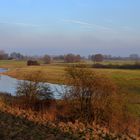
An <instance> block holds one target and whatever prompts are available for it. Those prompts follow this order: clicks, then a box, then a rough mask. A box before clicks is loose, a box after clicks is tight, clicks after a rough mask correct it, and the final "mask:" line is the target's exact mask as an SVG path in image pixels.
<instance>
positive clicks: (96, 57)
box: [91, 54, 104, 62]
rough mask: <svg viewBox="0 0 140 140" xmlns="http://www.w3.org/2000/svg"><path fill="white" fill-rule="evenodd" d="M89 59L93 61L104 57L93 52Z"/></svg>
mask: <svg viewBox="0 0 140 140" xmlns="http://www.w3.org/2000/svg"><path fill="white" fill-rule="evenodd" d="M91 60H92V61H94V62H102V61H103V60H104V57H103V55H102V54H95V55H92V56H91Z"/></svg>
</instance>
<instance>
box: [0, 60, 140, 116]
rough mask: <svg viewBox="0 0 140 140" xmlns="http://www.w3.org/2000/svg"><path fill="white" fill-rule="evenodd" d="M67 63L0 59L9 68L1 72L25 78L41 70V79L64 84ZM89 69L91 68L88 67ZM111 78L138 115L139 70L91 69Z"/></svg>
mask: <svg viewBox="0 0 140 140" xmlns="http://www.w3.org/2000/svg"><path fill="white" fill-rule="evenodd" d="M67 66H68V64H67V63H66V64H64V63H53V64H50V65H41V66H27V65H26V61H16V60H6V61H0V67H1V68H9V69H10V70H9V71H8V72H5V73H3V74H5V75H8V76H11V77H14V78H17V79H25V75H26V74H33V73H34V72H36V71H41V72H42V74H43V78H44V79H43V80H44V81H46V82H49V83H54V84H65V75H66V73H65V69H66V68H67ZM90 69H91V68H90ZM91 70H92V71H96V72H98V73H100V74H104V75H106V76H107V77H109V78H111V79H112V80H113V81H114V82H115V83H116V84H117V86H118V88H119V92H121V93H122V94H125V97H126V98H127V100H128V101H129V103H128V108H129V110H130V112H131V113H132V114H134V115H135V116H138V117H140V82H139V81H140V70H116V69H93V68H92V69H91Z"/></svg>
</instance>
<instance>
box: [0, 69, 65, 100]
mask: <svg viewBox="0 0 140 140" xmlns="http://www.w3.org/2000/svg"><path fill="white" fill-rule="evenodd" d="M5 71H7V69H2V68H0V73H2V72H5ZM18 81H22V80H17V79H15V78H12V77H9V76H6V75H0V92H7V93H10V94H12V95H15V92H16V87H17V83H18ZM47 84H48V85H49V86H50V88H51V90H52V91H53V92H54V95H55V98H57V99H58V98H60V96H59V93H60V92H62V91H63V89H64V85H58V84H51V83H47Z"/></svg>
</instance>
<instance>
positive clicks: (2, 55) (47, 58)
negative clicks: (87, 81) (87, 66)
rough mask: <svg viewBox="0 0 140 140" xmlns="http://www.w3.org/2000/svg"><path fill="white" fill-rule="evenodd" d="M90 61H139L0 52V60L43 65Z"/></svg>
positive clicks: (114, 57)
mask: <svg viewBox="0 0 140 140" xmlns="http://www.w3.org/2000/svg"><path fill="white" fill-rule="evenodd" d="M87 59H88V60H91V61H93V62H94V63H96V62H102V61H108V60H133V61H138V60H140V56H139V55H138V54H130V55H129V56H128V57H121V56H112V55H104V54H100V53H99V54H91V55H89V56H88V57H83V56H81V55H80V54H72V53H69V54H64V55H55V56H53V55H48V54H45V55H42V56H31V55H30V56H29V55H28V56H27V55H23V54H21V53H19V52H12V53H10V54H8V53H6V52H5V51H4V50H0V60H36V61H37V60H42V61H43V62H44V63H45V64H50V63H51V62H53V61H58V62H59V61H60V62H65V63H76V62H80V61H82V60H87Z"/></svg>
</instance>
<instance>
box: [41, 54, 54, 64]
mask: <svg viewBox="0 0 140 140" xmlns="http://www.w3.org/2000/svg"><path fill="white" fill-rule="evenodd" d="M43 60H44V63H45V64H50V63H51V61H52V58H51V57H50V56H49V55H47V54H46V55H44V57H43Z"/></svg>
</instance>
